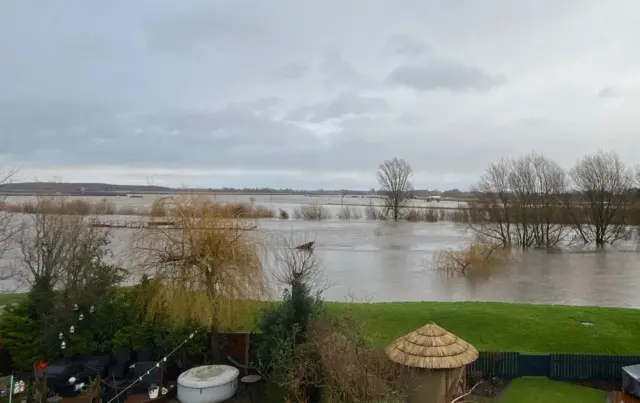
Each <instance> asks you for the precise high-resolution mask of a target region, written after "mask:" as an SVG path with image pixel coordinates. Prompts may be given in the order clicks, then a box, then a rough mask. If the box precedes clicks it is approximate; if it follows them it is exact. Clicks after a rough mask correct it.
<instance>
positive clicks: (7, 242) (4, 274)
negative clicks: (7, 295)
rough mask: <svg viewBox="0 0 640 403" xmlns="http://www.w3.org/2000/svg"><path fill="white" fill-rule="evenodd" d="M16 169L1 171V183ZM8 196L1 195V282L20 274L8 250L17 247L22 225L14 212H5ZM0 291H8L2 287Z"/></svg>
mask: <svg viewBox="0 0 640 403" xmlns="http://www.w3.org/2000/svg"><path fill="white" fill-rule="evenodd" d="M15 173H16V172H15V171H7V172H0V185H2V184H5V183H8V182H10V181H11V178H12V177H13V176H14V175H15ZM6 202H7V196H6V195H4V194H2V195H0V283H2V282H4V281H7V280H13V279H14V278H15V277H16V275H17V274H18V268H17V267H16V266H15V265H14V264H12V263H10V262H9V261H8V259H7V256H6V255H7V252H9V251H10V250H11V249H13V248H14V247H15V238H16V235H18V233H19V231H20V225H19V222H18V220H17V219H16V216H15V215H14V214H11V213H8V212H5V208H4V207H5V204H6ZM0 291H6V290H3V289H0Z"/></svg>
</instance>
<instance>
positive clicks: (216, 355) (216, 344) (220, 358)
mask: <svg viewBox="0 0 640 403" xmlns="http://www.w3.org/2000/svg"><path fill="white" fill-rule="evenodd" d="M211 356H212V357H213V363H214V364H224V363H226V362H227V358H226V357H225V355H224V351H223V349H222V338H221V337H220V333H218V332H217V331H215V330H213V329H212V330H211Z"/></svg>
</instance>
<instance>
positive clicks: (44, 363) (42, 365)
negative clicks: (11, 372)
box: [36, 361, 49, 370]
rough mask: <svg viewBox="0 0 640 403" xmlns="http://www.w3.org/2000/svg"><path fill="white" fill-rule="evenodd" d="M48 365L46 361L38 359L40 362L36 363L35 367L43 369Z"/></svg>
mask: <svg viewBox="0 0 640 403" xmlns="http://www.w3.org/2000/svg"><path fill="white" fill-rule="evenodd" d="M48 366H49V363H48V362H46V361H40V362H39V363H38V364H37V365H36V367H37V368H38V369H40V370H42V369H45V368H47V367H48Z"/></svg>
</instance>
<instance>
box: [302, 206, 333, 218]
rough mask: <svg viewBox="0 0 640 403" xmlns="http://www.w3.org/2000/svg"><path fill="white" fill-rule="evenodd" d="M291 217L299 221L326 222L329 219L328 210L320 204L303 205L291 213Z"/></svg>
mask: <svg viewBox="0 0 640 403" xmlns="http://www.w3.org/2000/svg"><path fill="white" fill-rule="evenodd" d="M293 216H294V217H295V218H296V219H298V220H300V219H302V220H326V219H329V218H331V214H330V213H329V210H327V208H326V207H325V206H323V205H322V204H305V205H302V206H300V207H298V208H296V209H295V210H294V211H293Z"/></svg>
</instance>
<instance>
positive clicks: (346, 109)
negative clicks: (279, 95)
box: [288, 92, 389, 123]
mask: <svg viewBox="0 0 640 403" xmlns="http://www.w3.org/2000/svg"><path fill="white" fill-rule="evenodd" d="M388 110H389V105H388V103H387V101H386V100H384V99H383V98H379V97H371V96H362V95H359V94H355V93H351V92H341V93H340V94H338V96H336V97H335V98H334V99H333V100H331V101H329V102H321V103H318V104H315V105H310V106H306V107H303V108H300V109H297V110H294V111H293V112H291V113H290V114H289V115H288V118H289V119H291V120H307V121H310V122H316V123H319V122H324V121H326V120H330V119H339V118H342V117H344V116H348V115H361V114H365V113H382V112H386V111H388Z"/></svg>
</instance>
